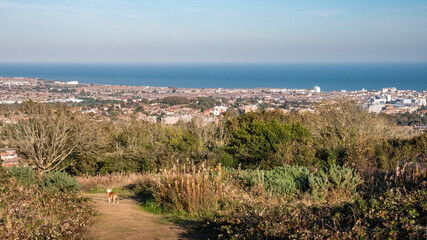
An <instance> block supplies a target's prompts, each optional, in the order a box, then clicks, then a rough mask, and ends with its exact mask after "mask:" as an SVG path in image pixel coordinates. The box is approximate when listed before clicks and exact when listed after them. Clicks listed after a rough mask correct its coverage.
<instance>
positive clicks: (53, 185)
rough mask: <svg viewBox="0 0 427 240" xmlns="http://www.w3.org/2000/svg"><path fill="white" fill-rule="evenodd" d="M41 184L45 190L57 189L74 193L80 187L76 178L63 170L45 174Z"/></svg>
mask: <svg viewBox="0 0 427 240" xmlns="http://www.w3.org/2000/svg"><path fill="white" fill-rule="evenodd" d="M41 186H42V188H43V189H45V190H48V189H49V190H50V189H57V190H60V191H62V192H64V193H75V192H78V191H80V189H81V188H82V187H81V185H80V184H79V182H78V181H77V179H75V178H72V177H71V176H70V175H68V174H66V173H63V172H51V173H47V174H45V175H44V176H43V180H42V182H41Z"/></svg>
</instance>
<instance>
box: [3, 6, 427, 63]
mask: <svg viewBox="0 0 427 240" xmlns="http://www.w3.org/2000/svg"><path fill="white" fill-rule="evenodd" d="M0 61H1V62H389V61H392V62H405V61H427V1H425V0H422V1H421V0H406V1H402V0H400V1H396V0H376V1H369V0H359V1H342V0H340V1H338V0H335V1H332V0H329V1H328V0H322V1H320V0H264V1H261V0H181V1H177V0H102V1H101V0H64V1H53V0H42V1H25V0H20V1H11V0H0Z"/></svg>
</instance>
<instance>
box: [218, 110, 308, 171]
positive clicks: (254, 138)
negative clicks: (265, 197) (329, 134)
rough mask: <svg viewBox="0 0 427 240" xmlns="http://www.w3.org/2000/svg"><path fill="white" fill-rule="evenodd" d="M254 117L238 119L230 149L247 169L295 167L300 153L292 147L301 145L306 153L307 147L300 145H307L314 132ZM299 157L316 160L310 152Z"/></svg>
mask: <svg viewBox="0 0 427 240" xmlns="http://www.w3.org/2000/svg"><path fill="white" fill-rule="evenodd" d="M252 115H254V114H252ZM252 115H242V116H240V117H239V118H238V119H237V122H238V124H237V129H236V130H235V131H233V132H232V137H231V139H230V144H229V145H228V146H227V148H226V150H227V152H228V153H230V154H231V155H232V156H233V157H234V158H236V159H237V160H238V161H239V162H240V163H241V164H242V167H244V168H252V169H254V168H257V167H259V166H261V167H262V168H263V169H270V168H272V167H275V166H280V165H283V164H284V163H292V161H293V160H292V159H294V158H295V156H294V155H297V152H296V151H298V148H292V146H293V145H298V146H300V148H301V149H303V148H304V146H305V144H299V143H302V142H307V141H309V140H310V138H311V134H310V132H309V131H308V130H307V129H306V128H305V127H303V126H302V125H301V124H300V123H294V124H282V123H279V122H278V121H277V120H276V119H272V120H269V121H264V120H258V119H256V116H252ZM298 153H299V155H301V154H302V155H301V156H299V158H302V159H304V158H309V159H310V158H313V157H314V154H310V151H305V150H304V151H298ZM304 153H305V154H304ZM299 161H301V160H299ZM305 161H306V160H302V161H301V162H305ZM308 161H310V160H308Z"/></svg>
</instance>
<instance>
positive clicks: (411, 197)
mask: <svg viewBox="0 0 427 240" xmlns="http://www.w3.org/2000/svg"><path fill="white" fill-rule="evenodd" d="M426 202H427V192H426V191H424V190H423V191H416V192H413V193H404V192H400V191H397V190H390V191H388V192H386V193H384V194H380V195H374V196H369V197H367V198H366V199H361V198H356V199H355V200H354V201H346V202H340V203H337V204H328V203H326V204H322V205H311V206H308V205H303V204H289V203H284V204H269V203H266V202H256V201H250V202H244V203H242V204H241V205H240V206H239V207H236V208H235V211H234V212H231V214H229V215H223V216H217V217H215V218H214V221H213V222H214V224H216V226H217V229H218V230H219V231H221V232H222V234H221V235H220V236H221V237H222V238H224V239H425V238H426V233H427V232H426V227H425V223H426V221H427V205H426Z"/></svg>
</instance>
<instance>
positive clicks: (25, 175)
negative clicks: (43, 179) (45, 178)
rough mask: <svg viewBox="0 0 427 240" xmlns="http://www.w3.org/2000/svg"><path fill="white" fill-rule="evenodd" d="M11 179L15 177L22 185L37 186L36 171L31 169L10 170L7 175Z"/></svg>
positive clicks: (16, 168)
mask: <svg viewBox="0 0 427 240" xmlns="http://www.w3.org/2000/svg"><path fill="white" fill-rule="evenodd" d="M7 175H8V176H10V177H14V178H15V179H16V180H17V181H18V182H19V183H20V184H22V185H24V186H26V187H28V186H30V185H35V184H37V179H36V176H35V173H34V170H33V169H32V168H31V167H29V166H28V167H17V166H14V167H13V168H11V169H9V172H8V174H7Z"/></svg>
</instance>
